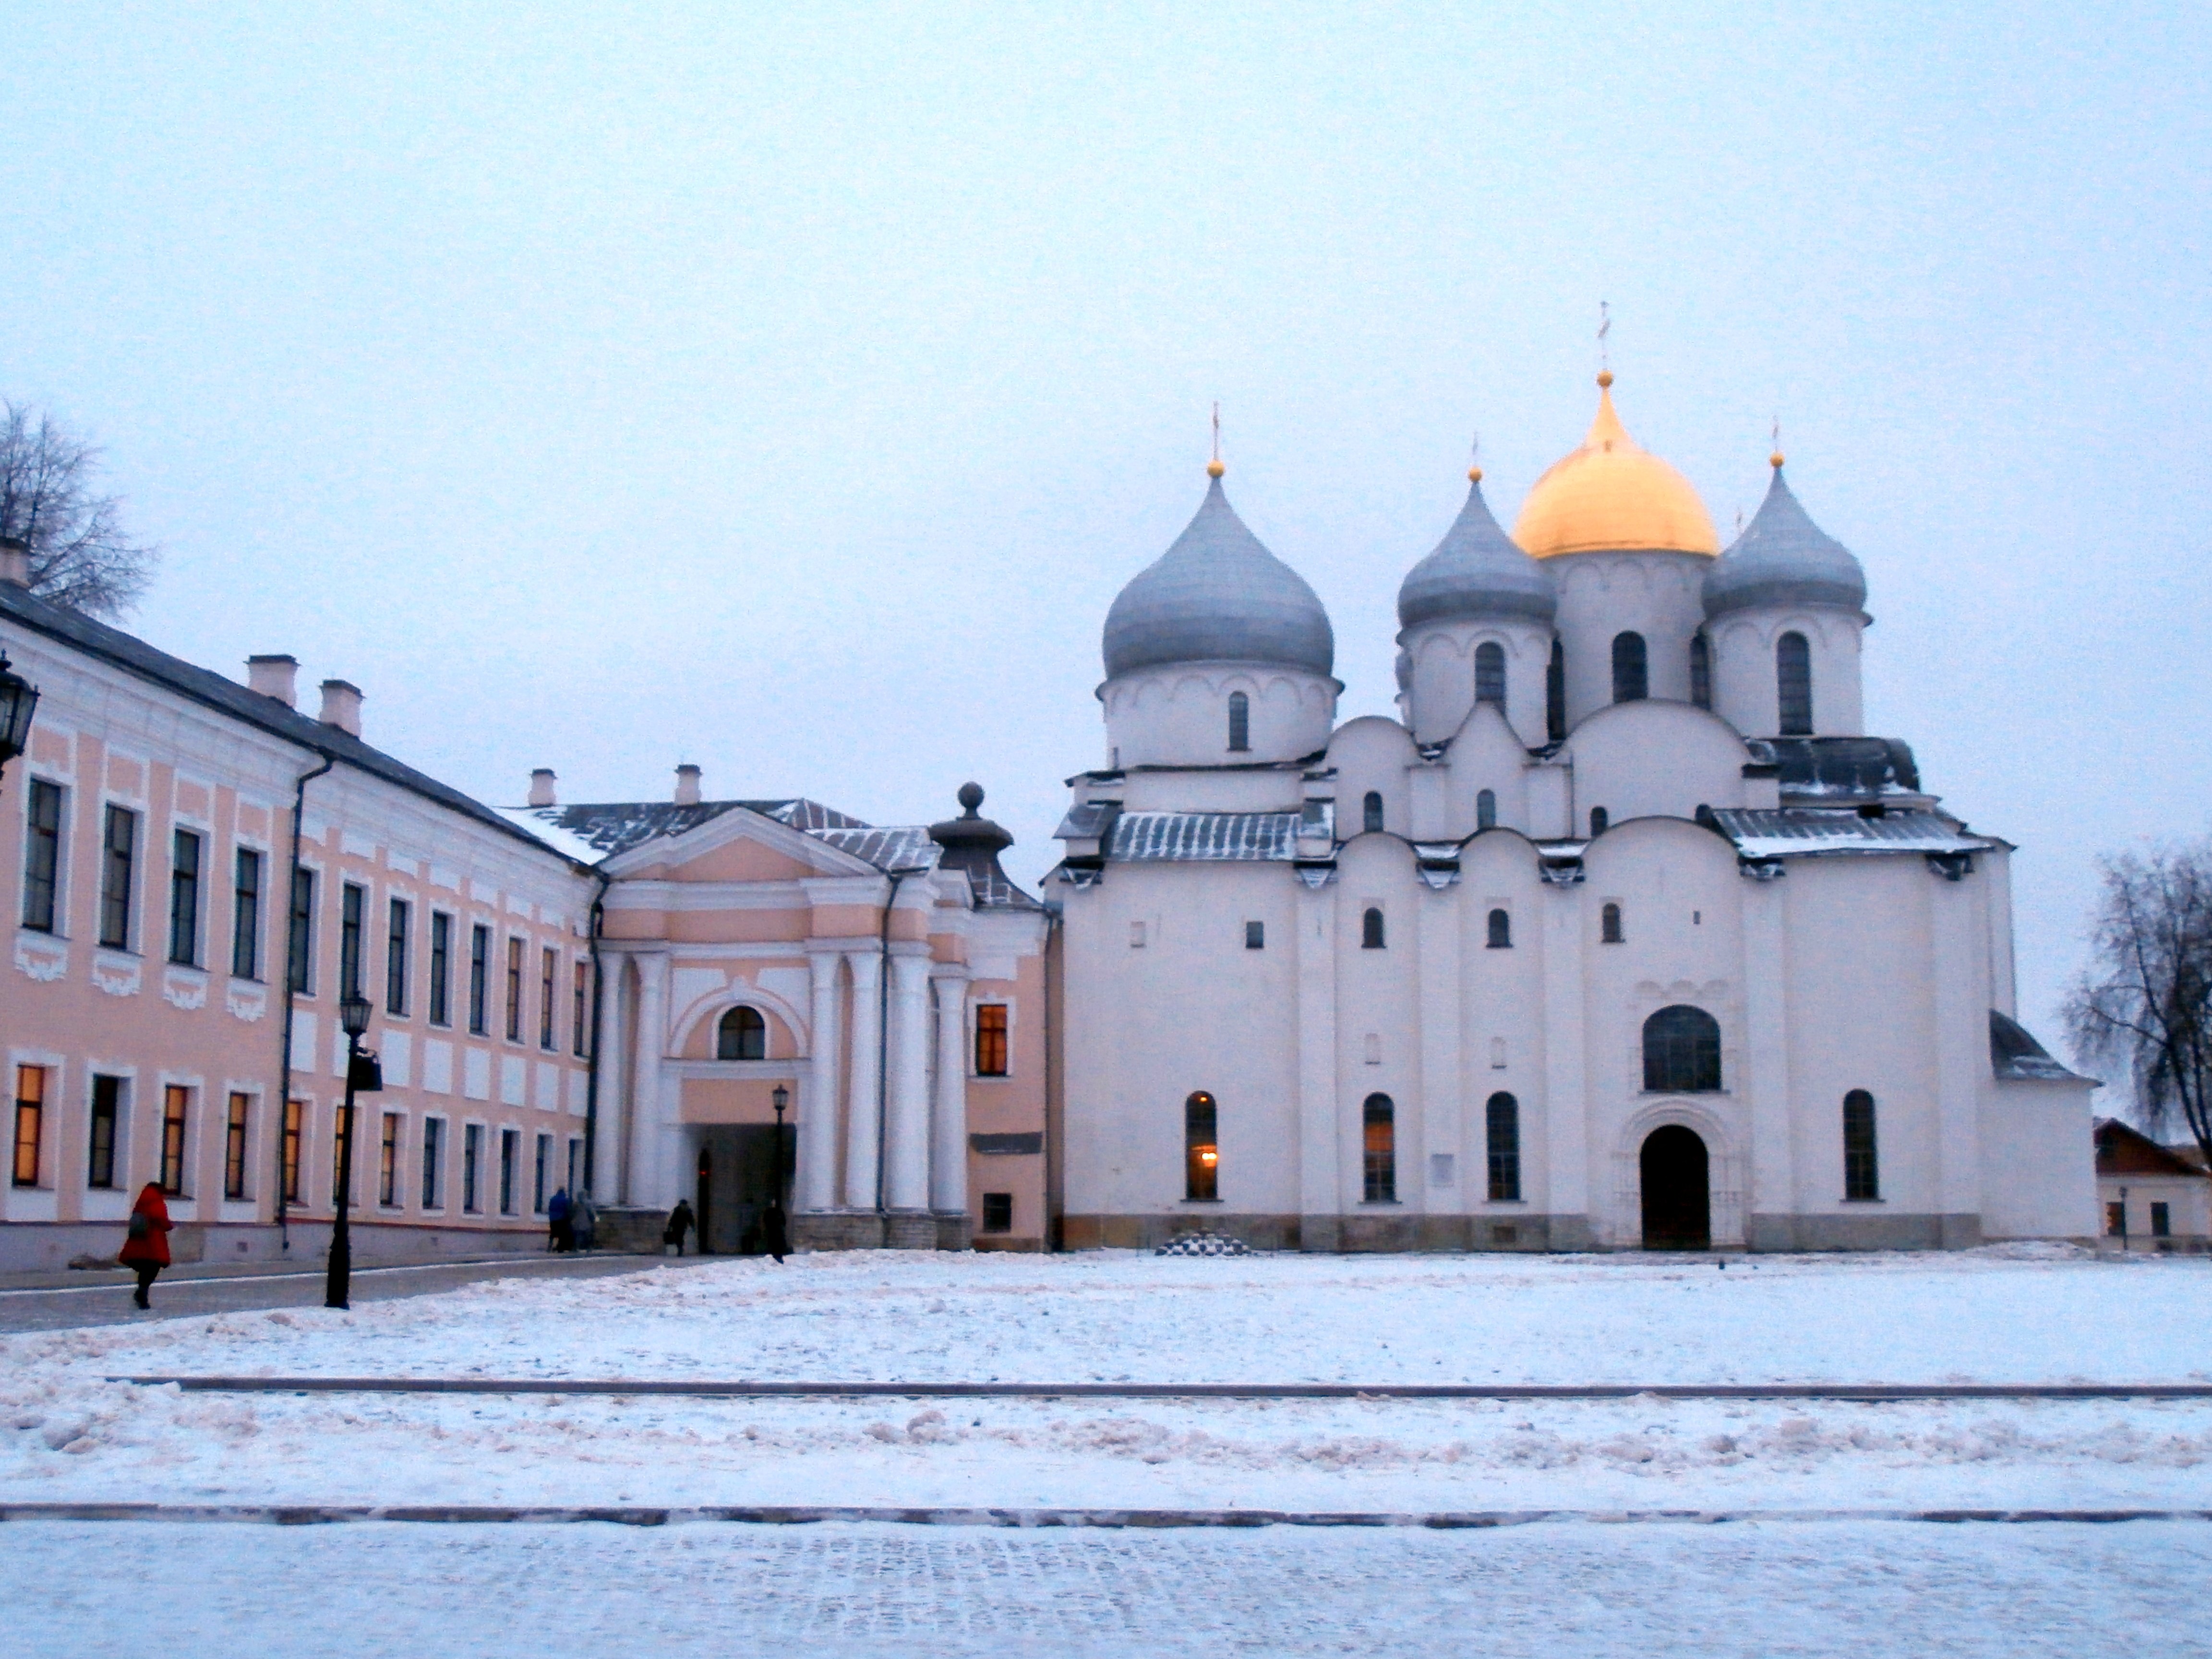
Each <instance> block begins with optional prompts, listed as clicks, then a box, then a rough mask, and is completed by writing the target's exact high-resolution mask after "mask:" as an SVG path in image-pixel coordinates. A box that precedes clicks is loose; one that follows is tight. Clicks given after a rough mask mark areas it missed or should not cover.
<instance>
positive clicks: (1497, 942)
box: [1489, 910, 1513, 951]
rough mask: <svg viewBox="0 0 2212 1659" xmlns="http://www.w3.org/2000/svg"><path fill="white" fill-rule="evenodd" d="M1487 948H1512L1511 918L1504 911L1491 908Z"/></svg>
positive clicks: (1505, 949)
mask: <svg viewBox="0 0 2212 1659" xmlns="http://www.w3.org/2000/svg"><path fill="white" fill-rule="evenodd" d="M1489 948H1490V949H1491V950H1493V951H1510V950H1511V949H1512V948H1513V918H1512V916H1511V915H1510V914H1509V913H1508V912H1506V911H1504V910H1492V912H1491V913H1490V945H1489Z"/></svg>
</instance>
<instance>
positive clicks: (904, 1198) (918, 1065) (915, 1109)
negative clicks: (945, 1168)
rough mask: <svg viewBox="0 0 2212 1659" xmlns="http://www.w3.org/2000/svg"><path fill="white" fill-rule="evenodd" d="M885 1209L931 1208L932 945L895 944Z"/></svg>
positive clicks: (885, 1137) (892, 958)
mask: <svg viewBox="0 0 2212 1659" xmlns="http://www.w3.org/2000/svg"><path fill="white" fill-rule="evenodd" d="M891 949H892V951H893V952H894V954H893V955H892V957H891V997H890V1005H891V1006H890V1016H891V1029H890V1079H889V1081H890V1100H889V1102H887V1103H886V1111H887V1114H888V1116H887V1121H886V1125H885V1127H886V1131H887V1133H885V1135H884V1141H885V1143H886V1146H887V1149H888V1153H889V1157H890V1169H889V1170H887V1171H886V1172H885V1173H886V1176H887V1177H888V1179H887V1180H886V1182H885V1183H884V1185H885V1188H886V1190H887V1194H888V1197H889V1200H890V1201H889V1203H888V1205H887V1206H886V1207H887V1208H890V1209H893V1210H907V1211H926V1210H927V1209H928V1208H929V967H930V962H929V947H928V946H927V945H924V944H921V943H919V942H916V943H914V944H912V945H893V946H892V947H891Z"/></svg>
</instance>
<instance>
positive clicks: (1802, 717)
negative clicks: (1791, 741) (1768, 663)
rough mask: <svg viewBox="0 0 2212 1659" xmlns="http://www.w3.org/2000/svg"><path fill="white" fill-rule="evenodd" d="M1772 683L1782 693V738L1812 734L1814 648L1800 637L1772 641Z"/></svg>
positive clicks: (1803, 736)
mask: <svg viewBox="0 0 2212 1659" xmlns="http://www.w3.org/2000/svg"><path fill="white" fill-rule="evenodd" d="M1774 683H1775V685H1776V687H1777V688H1778V690H1779V691H1780V693H1781V699H1780V700H1781V703H1782V708H1781V711H1780V712H1781V714H1782V735H1783V736H1784V737H1785V738H1809V737H1811V736H1812V735H1813V647H1811V646H1809V645H1808V644H1806V643H1805V636H1804V635H1802V634H1796V633H1790V634H1784V635H1783V636H1782V637H1781V638H1780V639H1778V640H1777V641H1775V642H1774Z"/></svg>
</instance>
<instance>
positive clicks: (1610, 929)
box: [1597, 899, 1628, 945]
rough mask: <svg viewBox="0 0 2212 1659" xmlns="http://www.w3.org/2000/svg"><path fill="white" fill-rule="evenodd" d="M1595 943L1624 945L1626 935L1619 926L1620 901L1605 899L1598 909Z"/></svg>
mask: <svg viewBox="0 0 2212 1659" xmlns="http://www.w3.org/2000/svg"><path fill="white" fill-rule="evenodd" d="M1597 942H1598V943H1599V944H1600V945H1626V944H1627V943H1628V935H1627V933H1626V932H1625V931H1624V929H1623V927H1622V924H1621V915H1620V900H1618V899H1607V901H1606V902H1604V903H1603V904H1601V905H1600V906H1599V907H1598V912H1597Z"/></svg>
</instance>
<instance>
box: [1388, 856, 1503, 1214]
mask: <svg viewBox="0 0 2212 1659" xmlns="http://www.w3.org/2000/svg"><path fill="white" fill-rule="evenodd" d="M1464 892H1465V889H1464V888H1462V887H1461V886H1460V885H1459V884H1457V883H1454V884H1452V885H1451V886H1449V887H1447V888H1445V889H1444V890H1443V891H1441V892H1434V891H1429V890H1424V891H1423V892H1422V894H1421V896H1420V899H1419V908H1418V909H1417V910H1416V912H1415V915H1416V916H1417V918H1418V920H1419V927H1420V940H1419V945H1420V951H1419V963H1420V982H1419V988H1418V990H1417V992H1416V994H1415V1006H1417V1007H1418V1008H1419V1011H1420V1022H1421V1024H1420V1043H1421V1048H1420V1054H1421V1101H1420V1109H1419V1112H1418V1113H1413V1112H1409V1113H1407V1114H1405V1115H1404V1118H1405V1119H1411V1120H1412V1121H1410V1122H1405V1127H1406V1128H1407V1129H1410V1130H1412V1131H1413V1133H1410V1134H1408V1133H1403V1132H1402V1131H1401V1134H1400V1138H1399V1146H1398V1200H1399V1202H1400V1203H1401V1204H1403V1205H1404V1206H1406V1207H1407V1208H1408V1209H1418V1210H1442V1211H1453V1210H1463V1209H1465V1208H1466V1207H1467V1205H1466V1196H1467V1191H1468V1180H1467V1178H1466V1176H1464V1175H1462V1177H1461V1179H1460V1181H1459V1182H1458V1183H1457V1185H1455V1187H1453V1188H1451V1189H1450V1190H1449V1191H1443V1192H1439V1191H1434V1190H1432V1189H1431V1188H1430V1186H1429V1183H1428V1180H1427V1170H1428V1155H1429V1154H1430V1153H1431V1152H1451V1153H1452V1154H1453V1155H1454V1156H1455V1157H1456V1158H1458V1159H1459V1160H1460V1162H1461V1163H1462V1164H1466V1162H1467V1147H1466V1144H1465V1142H1466V1137H1465V1133H1464V1130H1463V1127H1462V1123H1463V1116H1462V1114H1463V1103H1462V1071H1461V1066H1460V1026H1461V1022H1462V1018H1463V1016H1462V1012H1461V1004H1460V998H1459V987H1460V965H1459V964H1460V948H1459V945H1460V929H1461V927H1462V926H1463V925H1464V922H1465V918H1466V915H1467V912H1468V909H1469V908H1478V913H1479V914H1480V915H1482V916H1483V917H1484V918H1485V919H1486V920H1487V918H1488V915H1489V912H1488V911H1487V909H1480V908H1479V907H1478V906H1477V903H1476V902H1475V901H1468V902H1467V903H1466V904H1462V897H1461V896H1462V894H1463V893H1464ZM1401 1121H1404V1119H1401Z"/></svg>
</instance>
